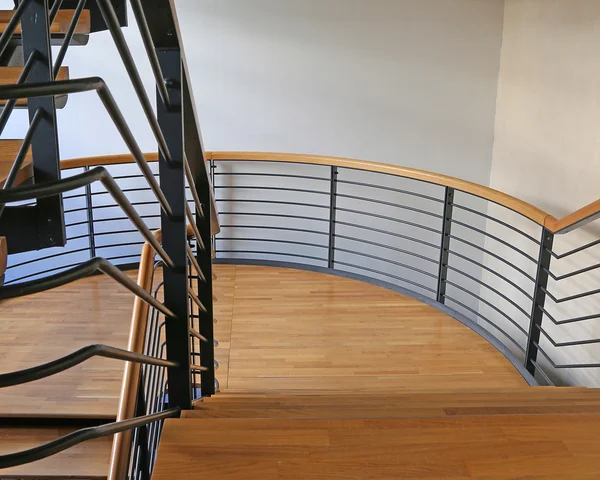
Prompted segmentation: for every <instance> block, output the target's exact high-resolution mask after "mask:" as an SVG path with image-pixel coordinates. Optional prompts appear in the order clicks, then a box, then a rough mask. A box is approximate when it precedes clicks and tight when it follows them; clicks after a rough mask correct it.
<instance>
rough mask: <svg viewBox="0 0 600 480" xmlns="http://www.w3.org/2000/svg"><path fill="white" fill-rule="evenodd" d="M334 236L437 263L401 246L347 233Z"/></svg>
mask: <svg viewBox="0 0 600 480" xmlns="http://www.w3.org/2000/svg"><path fill="white" fill-rule="evenodd" d="M335 237H336V238H343V239H344V240H351V241H353V242H358V243H364V244H366V245H373V246H376V247H381V248H386V249H388V250H393V251H394V252H399V253H404V254H406V255H411V256H413V257H416V258H420V259H422V260H425V261H427V262H431V263H435V264H437V263H438V261H437V260H434V259H432V258H429V257H426V256H425V255H421V254H419V253H415V252H411V251H410V250H404V249H402V248H397V247H392V246H391V245H386V244H385V243H378V242H372V241H371V240H363V239H361V238H354V237H349V236H347V235H340V234H338V233H336V234H335Z"/></svg>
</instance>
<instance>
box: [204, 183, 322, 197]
mask: <svg viewBox="0 0 600 480" xmlns="http://www.w3.org/2000/svg"><path fill="white" fill-rule="evenodd" d="M214 188H215V190H222V189H226V190H276V191H279V192H297V193H311V194H316V195H327V196H329V192H321V191H319V190H307V189H304V188H289V187H263V186H257V185H217V186H215V187H214Z"/></svg>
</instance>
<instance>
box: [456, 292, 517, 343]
mask: <svg viewBox="0 0 600 480" xmlns="http://www.w3.org/2000/svg"><path fill="white" fill-rule="evenodd" d="M445 298H446V300H450V301H451V302H454V303H456V304H457V305H460V306H461V307H462V308H464V309H465V310H468V311H469V312H471V313H472V314H473V315H475V316H477V317H479V318H481V319H482V320H483V321H484V322H486V323H487V324H489V325H491V326H492V327H494V328H495V329H496V330H498V331H499V332H501V333H502V335H504V336H505V337H506V338H508V339H509V340H510V341H511V342H512V343H513V344H514V345H515V346H516V347H517V348H518V349H519V350H520V351H521V352H522V353H525V349H524V348H523V347H522V346H521V345H519V343H518V342H517V341H516V340H515V339H514V338H512V337H511V336H510V335H509V334H508V333H506V332H505V331H504V330H503V329H502V328H500V327H499V326H498V325H496V324H495V323H494V322H492V321H491V320H489V319H488V318H486V317H484V316H483V315H482V314H481V313H479V312H478V311H477V310H474V309H473V308H471V307H469V306H468V305H465V304H464V303H462V302H461V301H459V300H457V299H455V298H453V297H451V296H450V295H447V294H446V296H445Z"/></svg>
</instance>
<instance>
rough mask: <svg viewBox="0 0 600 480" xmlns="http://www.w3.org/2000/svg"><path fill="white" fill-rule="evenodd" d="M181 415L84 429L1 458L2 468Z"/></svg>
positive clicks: (166, 412)
mask: <svg viewBox="0 0 600 480" xmlns="http://www.w3.org/2000/svg"><path fill="white" fill-rule="evenodd" d="M180 413H181V409H180V408H179V407H176V408H170V409H168V410H163V411H162V412H159V413H153V414H151V415H144V416H143V417H135V418H131V419H129V420H123V421H121V422H114V423H108V424H106V425H101V426H98V427H88V428H83V429H81V430H77V431H76V432H73V433H69V434H68V435H65V436H64V437H60V438H58V439H56V440H53V441H51V442H48V443H46V444H44V445H40V446H38V447H34V448H30V449H29V450H24V451H22V452H17V453H11V454H8V455H2V456H0V468H8V467H15V466H17V465H23V464H25V463H31V462H35V461H37V460H41V459H43V458H46V457H50V456H52V455H54V454H56V453H59V452H62V451H63V450H66V449H67V448H70V447H72V446H74V445H78V444H80V443H83V442H86V441H88V440H93V439H96V438H101V437H108V436H110V435H114V434H116V433H119V432H124V431H126V430H131V429H133V428H138V427H141V426H143V425H147V424H149V423H153V422H157V421H160V420H164V419H166V418H172V417H178V416H179V415H180Z"/></svg>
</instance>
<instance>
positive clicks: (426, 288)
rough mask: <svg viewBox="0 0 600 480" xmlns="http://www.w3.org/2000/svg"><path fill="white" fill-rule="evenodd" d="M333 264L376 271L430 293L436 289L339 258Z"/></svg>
mask: <svg viewBox="0 0 600 480" xmlns="http://www.w3.org/2000/svg"><path fill="white" fill-rule="evenodd" d="M335 264H336V265H343V266H345V267H350V268H354V269H356V270H366V271H367V272H371V273H376V274H378V275H384V276H386V277H390V278H395V279H396V280H399V281H401V282H404V283H408V284H409V285H414V286H416V287H419V288H422V289H423V290H427V291H429V292H432V293H435V291H436V290H435V288H430V287H428V286H426V285H423V284H421V283H418V282H413V281H412V280H408V279H406V278H404V277H399V276H397V275H392V274H391V273H387V272H382V271H381V270H376V269H374V268H369V267H363V266H361V265H353V264H351V263H346V262H341V261H339V260H336V261H335Z"/></svg>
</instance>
